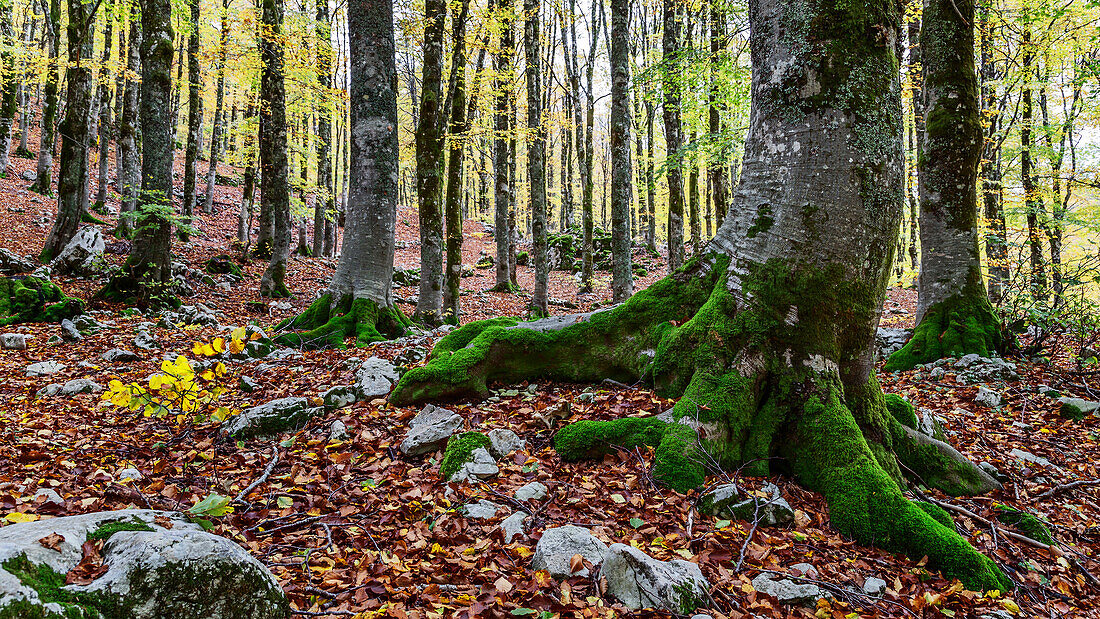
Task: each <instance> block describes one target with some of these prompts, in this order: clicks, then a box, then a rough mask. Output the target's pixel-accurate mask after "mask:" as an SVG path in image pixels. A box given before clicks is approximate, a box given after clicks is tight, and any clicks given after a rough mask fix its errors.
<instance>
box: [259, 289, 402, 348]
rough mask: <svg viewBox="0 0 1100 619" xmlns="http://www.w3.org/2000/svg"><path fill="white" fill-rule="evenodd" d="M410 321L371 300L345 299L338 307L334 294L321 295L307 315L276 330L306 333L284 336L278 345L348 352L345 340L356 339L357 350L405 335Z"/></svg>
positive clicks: (288, 321)
mask: <svg viewBox="0 0 1100 619" xmlns="http://www.w3.org/2000/svg"><path fill="white" fill-rule="evenodd" d="M409 326H410V323H409V319H408V318H406V317H405V315H404V314H403V313H402V312H401V310H400V309H399V308H397V307H396V306H395V307H392V308H384V307H382V306H381V305H379V304H378V303H377V302H375V301H372V300H370V299H364V298H359V299H356V298H354V297H352V296H351V295H344V296H342V297H341V298H340V300H339V301H338V302H336V303H333V301H332V295H331V294H325V295H322V296H321V298H319V299H317V300H316V301H314V302H313V303H312V304H311V305H310V306H309V307H308V308H307V309H306V310H305V311H304V312H302V313H301V314H299V315H298V316H296V317H294V318H289V319H287V320H284V321H282V322H280V323H279V324H278V325H276V327H275V328H276V330H279V331H281V330H284V329H303V330H304V332H302V333H283V334H282V335H279V336H278V337H276V338H275V341H276V342H277V343H279V344H282V345H283V346H292V347H295V348H304V349H319V348H345V347H346V346H345V344H344V340H346V339H347V338H349V337H354V338H355V345H356V346H367V345H368V344H372V343H374V342H382V341H385V340H389V339H392V338H395V337H400V336H402V335H404V334H405V330H406V329H408V327H409Z"/></svg>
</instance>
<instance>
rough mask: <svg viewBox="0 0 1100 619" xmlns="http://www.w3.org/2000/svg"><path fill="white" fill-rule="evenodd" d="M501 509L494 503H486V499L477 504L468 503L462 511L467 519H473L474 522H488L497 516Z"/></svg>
mask: <svg viewBox="0 0 1100 619" xmlns="http://www.w3.org/2000/svg"><path fill="white" fill-rule="evenodd" d="M500 509H501V507H500V505H497V504H496V503H494V502H492V501H486V500H485V499H482V500H480V501H478V502H477V503H467V504H466V505H463V506H462V511H464V512H465V513H466V517H467V518H473V519H474V520H488V519H489V518H492V517H493V516H496V515H497V512H499V511H500Z"/></svg>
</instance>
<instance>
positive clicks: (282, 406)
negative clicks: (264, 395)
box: [222, 397, 325, 439]
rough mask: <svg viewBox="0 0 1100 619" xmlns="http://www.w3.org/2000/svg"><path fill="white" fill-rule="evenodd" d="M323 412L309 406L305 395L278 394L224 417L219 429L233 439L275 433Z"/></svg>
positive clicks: (293, 426)
mask: <svg viewBox="0 0 1100 619" xmlns="http://www.w3.org/2000/svg"><path fill="white" fill-rule="evenodd" d="M324 412H325V409H324V408H323V407H316V408H314V407H310V405H309V400H307V399H305V398H293V397H292V398H280V399H278V400H272V401H270V402H267V403H264V404H260V405H259V406H253V407H252V408H250V409H248V410H245V411H244V412H242V413H241V414H239V415H237V416H236V417H230V418H229V419H226V420H225V421H224V422H222V432H224V433H226V434H228V435H230V436H232V437H233V438H237V439H244V438H256V437H269V436H275V435H277V434H279V433H280V432H284V431H286V430H292V429H294V428H298V427H300V426H302V425H303V424H305V423H306V422H307V421H309V420H310V419H312V418H313V417H315V416H317V415H320V414H323V413H324Z"/></svg>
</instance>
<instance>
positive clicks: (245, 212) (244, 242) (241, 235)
mask: <svg viewBox="0 0 1100 619" xmlns="http://www.w3.org/2000/svg"><path fill="white" fill-rule="evenodd" d="M255 97H256V95H255V94H249V97H248V107H246V108H245V111H244V119H245V124H246V125H248V124H251V120H252V119H253V118H255V117H256V98H255ZM253 145H254V141H253V137H252V133H251V132H248V133H245V135H244V144H243V145H242V147H241V151H242V152H243V153H244V179H243V181H242V183H241V209H240V212H239V213H238V215H237V240H238V241H240V243H241V247H242V249H243V251H242V255H245V256H247V255H249V247H248V244H249V241H251V240H252V212H253V210H254V206H255V201H256V200H255V195H256V149H255V148H254V146H253ZM258 243H259V241H257V244H258Z"/></svg>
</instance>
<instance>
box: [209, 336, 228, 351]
mask: <svg viewBox="0 0 1100 619" xmlns="http://www.w3.org/2000/svg"><path fill="white" fill-rule="evenodd" d="M210 346H211V348H213V349H214V350H215V351H217V352H218V354H221V353H223V352H225V340H224V339H223V338H220V337H216V338H214V341H213V342H210Z"/></svg>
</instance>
